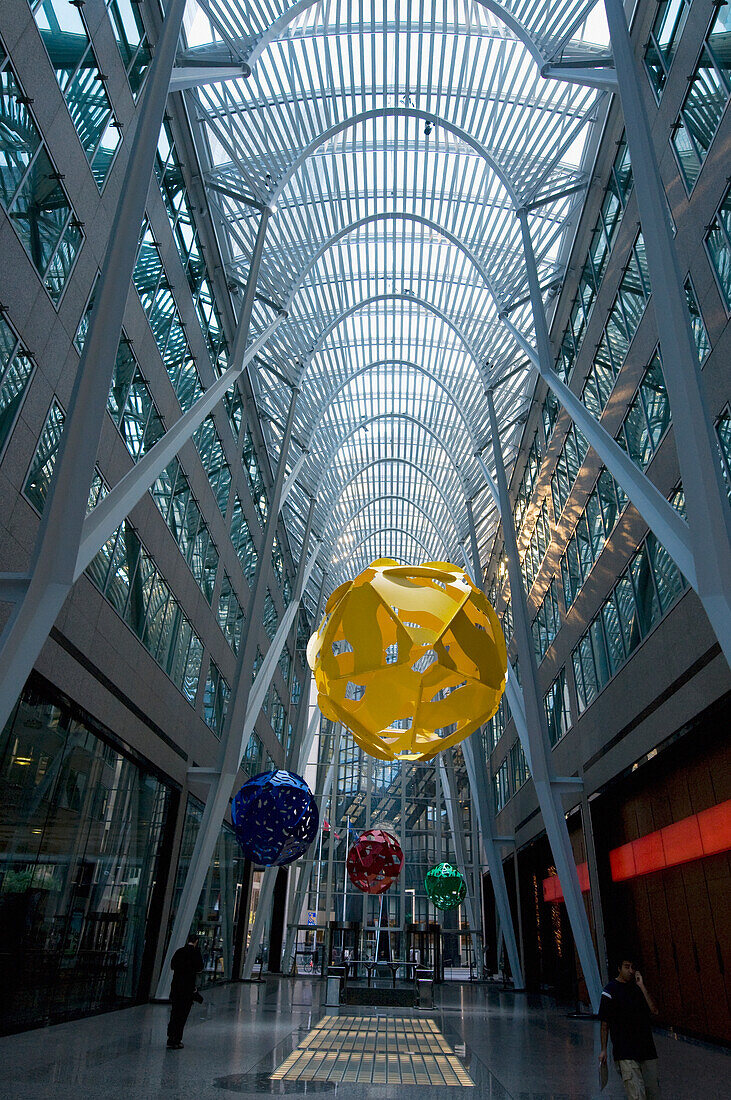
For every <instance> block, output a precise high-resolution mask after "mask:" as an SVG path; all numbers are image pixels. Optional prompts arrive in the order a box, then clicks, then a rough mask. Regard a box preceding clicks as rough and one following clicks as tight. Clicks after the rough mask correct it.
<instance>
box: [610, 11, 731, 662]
mask: <svg viewBox="0 0 731 1100" xmlns="http://www.w3.org/2000/svg"><path fill="white" fill-rule="evenodd" d="M604 8H605V11H606V14H607V24H608V26H609V37H610V41H611V45H612V53H613V55H614V66H615V69H616V73H617V81H618V83H619V94H620V98H621V100H622V113H623V115H624V127H625V133H626V136H627V145H628V147H629V152H630V159H631V162H632V177H633V179H634V187H635V192H636V194H637V206H638V208H639V212H640V224H641V226H642V236H643V238H644V242H645V250H646V253H647V266H648V269H649V273H650V284H651V286H652V306H653V309H654V311H655V318H656V321H657V332H658V337H659V340H660V351H661V353H662V370H663V375H664V377H665V385H666V388H667V393H668V398H669V401H670V409H671V412H672V422H673V433H674V436H675V447H676V450H677V453H678V464H679V466H680V473H681V477H682V482H683V491H684V493H685V507H686V512H687V516H688V528H689V530H690V540H691V547H692V552H693V557H694V561H695V572H696V583H695V585H694V586H693V587H694V588H695V590H696V592H697V593H698V595H699V597H700V599H701V602H702V604H703V607H704V610H705V612H706V614H707V615H708V618H709V620H710V623H711V625H712V627H713V629H714V631H715V633H716V637H717V638H718V641H719V643H720V645H721V648H722V650H723V652H724V653H725V655H726V659H727V661H728V662H729V664H731V507H730V506H729V501H728V496H727V495H726V487H725V485H724V482H723V477H722V475H721V465H720V461H719V454H718V440H717V439H716V433H715V432H714V429H713V424H712V422H711V418H710V416H709V414H708V408H707V406H706V402H705V396H704V393H703V381H702V376H701V369H700V364H699V362H698V352H697V349H696V346H695V341H694V340H693V334H692V329H691V324H690V314H689V311H688V302H687V299H686V296H685V289H684V286H683V274H682V271H681V268H680V265H679V263H678V256H677V251H676V248H675V244H674V241H673V238H672V234H671V231H670V225H669V223H668V216H667V210H666V197H665V189H664V187H663V183H662V179H661V176H660V170H659V168H658V165H657V158H656V156H655V148H654V145H653V141H652V132H651V130H650V123H649V120H648V117H647V112H646V110H645V103H644V99H643V96H642V90H641V87H640V82H639V74H638V70H637V59H636V57H635V54H634V50H633V48H632V42H631V39H630V35H629V29H628V27H627V19H626V17H625V12H624V6H623V4H622V0H604Z"/></svg>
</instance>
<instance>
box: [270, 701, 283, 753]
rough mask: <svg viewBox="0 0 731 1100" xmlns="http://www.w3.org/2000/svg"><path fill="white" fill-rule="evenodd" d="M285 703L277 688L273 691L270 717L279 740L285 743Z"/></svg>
mask: <svg viewBox="0 0 731 1100" xmlns="http://www.w3.org/2000/svg"><path fill="white" fill-rule="evenodd" d="M285 713H286V712H285V709H284V703H283V702H282V700H281V699H280V697H279V692H278V691H277V689H276V688H274V690H273V699H272V706H271V711H270V715H269V720H270V722H271V724H272V729H273V730H274V732H275V734H276V736H277V740H278V741H281V742H283V741H284V719H285Z"/></svg>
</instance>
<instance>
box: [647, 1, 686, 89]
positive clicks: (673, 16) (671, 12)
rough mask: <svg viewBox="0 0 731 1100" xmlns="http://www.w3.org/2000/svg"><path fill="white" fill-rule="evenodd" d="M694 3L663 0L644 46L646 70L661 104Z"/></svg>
mask: <svg viewBox="0 0 731 1100" xmlns="http://www.w3.org/2000/svg"><path fill="white" fill-rule="evenodd" d="M690 3H691V0H661V3H660V4H659V5H658V9H657V15H656V16H655V22H654V23H653V25H652V30H651V31H650V37H649V39H648V40H647V45H646V46H645V68H646V69H647V75H648V77H649V80H650V84H651V85H652V89H653V91H654V92H655V96H656V97H657V99H658V100H659V99H660V97H661V96H662V93H663V90H664V88H665V84H666V83H667V79H668V73H669V72H670V67H671V65H672V63H673V61H674V60H675V54H676V53H677V50H678V43H679V41H680V36H681V34H682V33H683V28H684V27H685V21H686V18H687V16H688V12H689V11H690Z"/></svg>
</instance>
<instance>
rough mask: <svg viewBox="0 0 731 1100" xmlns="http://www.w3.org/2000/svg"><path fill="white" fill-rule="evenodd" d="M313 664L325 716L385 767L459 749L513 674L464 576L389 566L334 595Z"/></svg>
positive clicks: (428, 567)
mask: <svg viewBox="0 0 731 1100" xmlns="http://www.w3.org/2000/svg"><path fill="white" fill-rule="evenodd" d="M307 660H308V662H309V665H310V668H311V669H312V670H313V672H314V674H315V682H316V684H317V688H318V691H319V696H318V700H317V701H318V704H319V707H320V710H321V711H322V713H323V714H324V715H325V717H326V718H329V719H331V720H332V721H334V722H342V723H343V725H344V726H346V727H347V728H348V729H350V730H352V732H353V736H354V737H355V740H356V741H357V743H358V744H359V745H360V747H361V748H362V749H363V751H364V752H366V753H368V755H369V756H375V757H378V758H379V759H381V760H428V759H430V757H432V756H436V754H437V753H438V752H441V751H442V749H446V748H448V747H449V746H450V745H456V744H457V743H458V742H460V741H463V740H464V738H465V737H468V736H469V735H470V734H471V733H472V731H473V730H475V729H477V727H478V726H481V725H482V724H483V723H484V722H487V721H488V719H490V718H492V716H493V714H494V713H495V711H496V710H497V708H498V705H499V703H500V697H501V696H502V693H503V691H504V690H505V677H506V674H507V667H508V662H507V654H506V651H505V638H504V636H503V632H502V629H501V627H500V623H499V621H498V618H497V615H496V614H495V612H494V611H493V609H492V607H491V606H490V604H489V603H488V601H487V600H486V599H485V597H484V595H483V594H482V592H480V590H479V589H478V588H476V587H475V585H474V584H473V583H472V581H471V580H470V578H469V577H468V576H467V574H466V573H465V572H464V570H463V569H459V568H458V567H457V566H456V565H452V564H451V563H450V562H442V561H432V562H427V563H426V564H425V565H418V566H409V565H403V566H402V565H399V564H398V563H397V562H395V561H393V560H392V559H391V558H379V559H378V561H374V562H372V563H371V565H369V566H368V568H367V569H364V570H363V572H362V573H360V574H359V575H358V576H357V577H356V578H355V580H353V581H346V582H345V584H341V585H340V587H339V588H336V589H335V591H334V592H333V594H332V595H331V596H330V599H329V600H328V601H327V604H326V605H325V615H324V618H323V620H322V622H321V623H320V626H319V628H318V630H317V631H315V633H314V634H313V635H312V637H311V638H310V641H309V645H308V646H307Z"/></svg>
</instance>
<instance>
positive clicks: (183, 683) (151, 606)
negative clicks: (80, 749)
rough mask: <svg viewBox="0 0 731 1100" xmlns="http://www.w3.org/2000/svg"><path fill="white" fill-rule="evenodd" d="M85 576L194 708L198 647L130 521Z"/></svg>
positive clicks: (176, 602) (105, 547) (198, 643)
mask: <svg viewBox="0 0 731 1100" xmlns="http://www.w3.org/2000/svg"><path fill="white" fill-rule="evenodd" d="M86 573H87V576H88V577H89V578H90V580H91V581H93V583H94V584H95V585H96V587H97V588H98V589H99V590H100V592H101V593H102V595H103V596H104V597H105V598H106V599H107V600H108V601H109V603H110V604H111V605H112V607H113V608H114V610H115V611H116V612H117V613H118V614H119V615H120V616H121V618H123V619H124V621H125V622H126V623H127V625H128V626H129V627H130V629H131V630H132V631H133V632H134V633H135V634H136V636H137V637H138V638H139V639H140V641H141V642H142V643H143V645H144V646H145V648H146V649H147V650H148V651H149V653H150V655H151V656H152V657H153V659H154V660H155V661H156V662H157V663H158V665H159V666H160V667H161V668H162V669H164V671H165V672H166V673H167V674H168V676H169V677H170V679H171V680H172V681H173V683H174V684H175V685H176V687H178V688H179V690H180V691H181V692H182V693H183V695H184V696H185V697H186V699H187V700H188V702H190V703H195V698H196V692H197V690H198V678H199V676H200V668H201V659H202V656H203V645H202V642H201V640H200V638H199V637H198V635H197V634H196V632H195V631H194V630H193V628H192V626H191V625H190V622H189V621H188V619H187V617H186V616H185V614H184V613H183V611H182V609H181V607H180V605H179V603H178V601H177V600H176V599H175V597H174V596H173V594H172V592H171V591H170V588H169V586H168V584H167V582H166V581H165V579H164V578H163V576H162V575H161V573H160V572H159V570H158V568H157V566H156V564H155V561H154V559H153V558H152V556H151V555H150V553H149V552H148V550H147V548H146V547H145V546H144V544H143V543H142V541H141V540H140V537H139V535H138V534H137V531H136V530H135V528H134V527H133V526H132V525H131V523H130V522H129V520H124V522H123V523H122V524H121V525H120V526H119V527H118V528H117V530H116V531H115V533H114V534H113V535H112V537H111V538H110V539H109V540H108V541H107V542H106V543H105V544H104V546H103V547H102V548H101V550H100V551H99V552H98V554H96V555H95V557H94V558H93V560H92V561H91V563H90V564H89V566H88V568H87V570H86Z"/></svg>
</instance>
